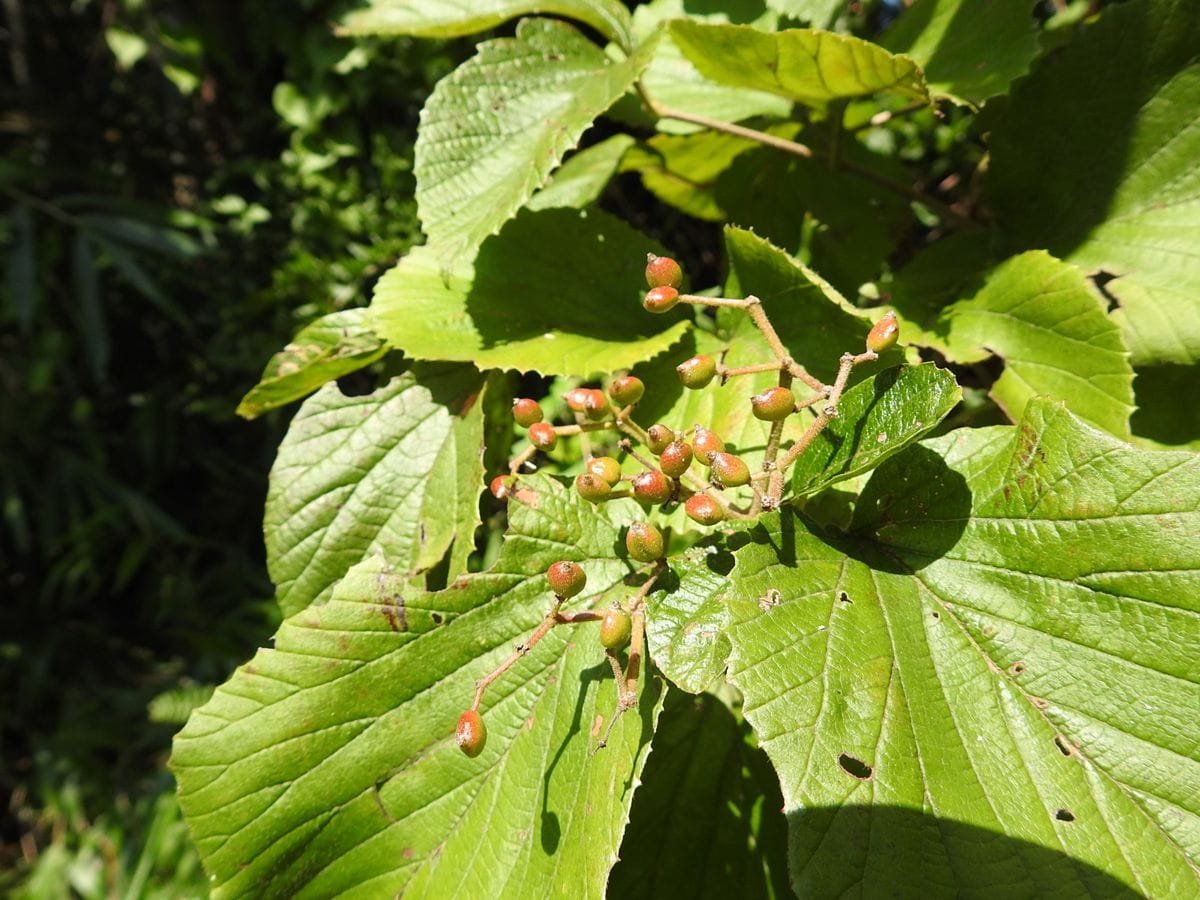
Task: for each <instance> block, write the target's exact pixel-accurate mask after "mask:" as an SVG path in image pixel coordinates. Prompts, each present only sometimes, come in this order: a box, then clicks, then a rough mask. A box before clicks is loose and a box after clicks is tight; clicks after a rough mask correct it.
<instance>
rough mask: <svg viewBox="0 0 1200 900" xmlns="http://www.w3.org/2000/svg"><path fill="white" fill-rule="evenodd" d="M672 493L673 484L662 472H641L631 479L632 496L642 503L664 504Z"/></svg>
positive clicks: (673, 489)
mask: <svg viewBox="0 0 1200 900" xmlns="http://www.w3.org/2000/svg"><path fill="white" fill-rule="evenodd" d="M674 493H675V484H674V483H673V482H672V481H671V479H670V478H668V477H667V476H666V475H664V474H663V473H662V472H643V473H642V474H641V475H639V476H637V477H636V478H634V479H633V496H634V498H635V499H637V500H638V501H640V502H642V503H645V504H654V503H666V502H667V501H668V500H670V499H671V496H672V495H673V494H674Z"/></svg>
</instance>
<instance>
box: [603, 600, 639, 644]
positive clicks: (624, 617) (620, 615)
mask: <svg viewBox="0 0 1200 900" xmlns="http://www.w3.org/2000/svg"><path fill="white" fill-rule="evenodd" d="M632 633H633V620H632V618H631V617H630V615H629V613H627V612H625V610H623V609H620V608H619V607H613V608H612V609H608V610H605V612H604V618H603V619H601V620H600V643H601V644H603V645H604V647H605V649H608V650H620V649H621V648H622V647H624V646H625V645H626V644H628V643H629V636H630V634H632Z"/></svg>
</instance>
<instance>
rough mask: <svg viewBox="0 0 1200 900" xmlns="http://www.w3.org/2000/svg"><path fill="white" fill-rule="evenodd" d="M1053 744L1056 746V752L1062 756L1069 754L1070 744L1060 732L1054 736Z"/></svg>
mask: <svg viewBox="0 0 1200 900" xmlns="http://www.w3.org/2000/svg"><path fill="white" fill-rule="evenodd" d="M1054 746H1055V747H1057V748H1058V752H1059V753H1061V754H1062V755H1063V756H1070V755H1071V745H1070V744H1068V743H1067V739H1066V738H1065V737H1063V736H1062V735H1061V734H1056V735H1055V736H1054Z"/></svg>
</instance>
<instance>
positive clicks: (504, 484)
mask: <svg viewBox="0 0 1200 900" xmlns="http://www.w3.org/2000/svg"><path fill="white" fill-rule="evenodd" d="M515 481H516V479H515V478H513V476H511V475H497V476H496V477H495V478H493V479H492V483H491V485H490V489H491V492H492V496H493V497H495V498H496V499H497V500H507V499H508V493H509V491H511V490H512V486H513V483H514V482H515Z"/></svg>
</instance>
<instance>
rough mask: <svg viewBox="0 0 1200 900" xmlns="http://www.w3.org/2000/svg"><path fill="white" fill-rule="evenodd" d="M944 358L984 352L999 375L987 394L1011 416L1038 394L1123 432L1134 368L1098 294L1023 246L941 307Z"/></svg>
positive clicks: (1075, 273) (1073, 271)
mask: <svg viewBox="0 0 1200 900" xmlns="http://www.w3.org/2000/svg"><path fill="white" fill-rule="evenodd" d="M942 318H943V320H944V321H945V322H946V323H948V327H947V328H946V331H947V337H946V340H945V342H944V343H942V342H938V344H939V345H940V347H941V348H942V349H943V350H945V352H946V353H947V355H948V356H949V357H950V358H951V359H953V360H955V361H957V362H962V363H969V362H977V361H979V360H982V359H986V358H987V357H988V356H989V355H991V354H997V355H999V356H1000V357H1001V358H1002V359H1003V360H1004V372H1003V374H1001V376H1000V378H999V379H998V380H997V381H996V383H995V384H993V385H992V387H991V391H990V392H991V395H992V397H993V399H995V401H996V402H997V403H998V404H999V405H1000V406H1001V407H1003V409H1004V410H1005V411H1006V412H1007V413H1008V415H1009V417H1010V418H1012V419H1013V420H1016V419H1019V418H1020V417H1021V415H1022V413H1023V412H1024V411H1025V404H1027V403H1028V402H1029V400H1030V399H1031V398H1032V397H1034V396H1037V395H1044V396H1049V397H1053V398H1055V399H1058V400H1063V401H1065V402H1066V404H1067V408H1068V409H1070V410H1071V411H1072V412H1073V413H1075V414H1076V415H1078V416H1080V417H1081V418H1084V419H1087V420H1088V421H1089V422H1091V423H1092V424H1093V425H1096V426H1098V427H1100V428H1103V429H1104V430H1105V431H1108V432H1110V433H1112V434H1115V435H1117V436H1118V437H1128V436H1129V416H1130V413H1132V412H1133V368H1132V367H1131V366H1130V364H1129V352H1128V351H1127V350H1126V349H1125V345H1124V342H1123V341H1122V340H1121V331H1120V329H1119V328H1118V327H1117V325H1116V323H1115V322H1113V321H1112V319H1111V318H1109V316H1108V315H1107V314H1106V313H1105V310H1104V302H1103V299H1102V298H1101V297H1100V294H1099V293H1098V292H1097V291H1096V290H1095V289H1094V288H1093V287H1092V286H1091V285H1089V284H1088V282H1087V280H1086V279H1085V278H1084V277H1083V274H1082V273H1081V272H1080V271H1079V270H1078V269H1077V268H1075V267H1074V266H1071V265H1068V264H1066V263H1063V262H1060V261H1059V260H1056V259H1055V258H1054V257H1052V256H1050V255H1048V254H1046V253H1043V252H1041V251H1030V252H1028V253H1023V254H1021V255H1020V256H1016V257H1013V258H1012V259H1009V260H1008V261H1007V262H1005V263H1003V264H1001V265H1000V266H997V267H996V269H995V270H993V271H992V272H991V273H990V274H989V275H988V277H987V280H986V282H985V284H984V286H983V289H982V290H980V291H979V293H978V294H976V295H975V296H974V297H972V298H970V299H969V300H962V301H959V302H958V303H955V304H953V305H952V306H950V307H948V308H947V309H946V310H945V312H944V313H943V315H942Z"/></svg>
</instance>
